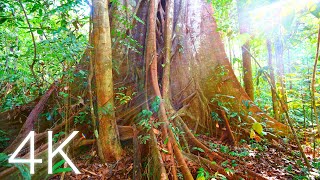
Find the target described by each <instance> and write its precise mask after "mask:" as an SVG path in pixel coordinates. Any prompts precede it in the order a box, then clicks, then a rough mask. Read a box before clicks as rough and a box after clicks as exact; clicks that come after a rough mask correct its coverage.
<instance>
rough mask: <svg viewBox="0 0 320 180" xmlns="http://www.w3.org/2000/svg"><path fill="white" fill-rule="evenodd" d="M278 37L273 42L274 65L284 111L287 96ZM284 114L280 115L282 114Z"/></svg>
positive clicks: (281, 47)
mask: <svg viewBox="0 0 320 180" xmlns="http://www.w3.org/2000/svg"><path fill="white" fill-rule="evenodd" d="M280 37H281V36H280V35H279V37H278V38H277V39H276V40H275V43H274V45H275V57H276V64H277V75H278V83H279V95H280V98H281V100H282V101H283V102H284V105H285V106H286V109H288V106H287V95H286V85H285V72H284V60H283V42H282V41H281V39H280ZM283 113H284V112H281V113H280V116H281V114H283Z"/></svg>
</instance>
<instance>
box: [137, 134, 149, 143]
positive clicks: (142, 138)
mask: <svg viewBox="0 0 320 180" xmlns="http://www.w3.org/2000/svg"><path fill="white" fill-rule="evenodd" d="M150 138H151V137H150V135H149V134H147V135H139V136H138V139H139V141H140V143H141V144H146V143H147V141H149V140H150Z"/></svg>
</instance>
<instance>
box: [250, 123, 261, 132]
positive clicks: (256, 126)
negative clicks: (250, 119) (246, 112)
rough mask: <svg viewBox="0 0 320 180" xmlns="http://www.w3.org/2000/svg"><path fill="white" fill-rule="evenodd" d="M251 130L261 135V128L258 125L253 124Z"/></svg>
mask: <svg viewBox="0 0 320 180" xmlns="http://www.w3.org/2000/svg"><path fill="white" fill-rule="evenodd" d="M252 129H253V130H254V131H255V132H257V133H258V134H260V135H263V127H262V125H261V124H260V123H258V122H255V123H253V125H252Z"/></svg>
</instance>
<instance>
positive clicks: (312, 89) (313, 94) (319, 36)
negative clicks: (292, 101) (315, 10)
mask: <svg viewBox="0 0 320 180" xmlns="http://www.w3.org/2000/svg"><path fill="white" fill-rule="evenodd" d="M319 45H320V25H319V30H318V42H317V53H316V58H315V60H314V65H313V72H312V80H311V99H312V109H313V113H314V116H315V119H316V123H317V127H318V128H317V129H318V135H319V133H320V124H319V118H318V112H317V106H316V98H315V92H316V88H315V83H316V75H317V65H318V60H319Z"/></svg>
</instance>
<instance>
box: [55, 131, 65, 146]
mask: <svg viewBox="0 0 320 180" xmlns="http://www.w3.org/2000/svg"><path fill="white" fill-rule="evenodd" d="M65 134H66V133H65V132H63V131H60V132H59V133H57V134H55V135H53V142H55V143H56V142H58V141H59V139H60V138H61V137H62V136H64V135H65Z"/></svg>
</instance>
